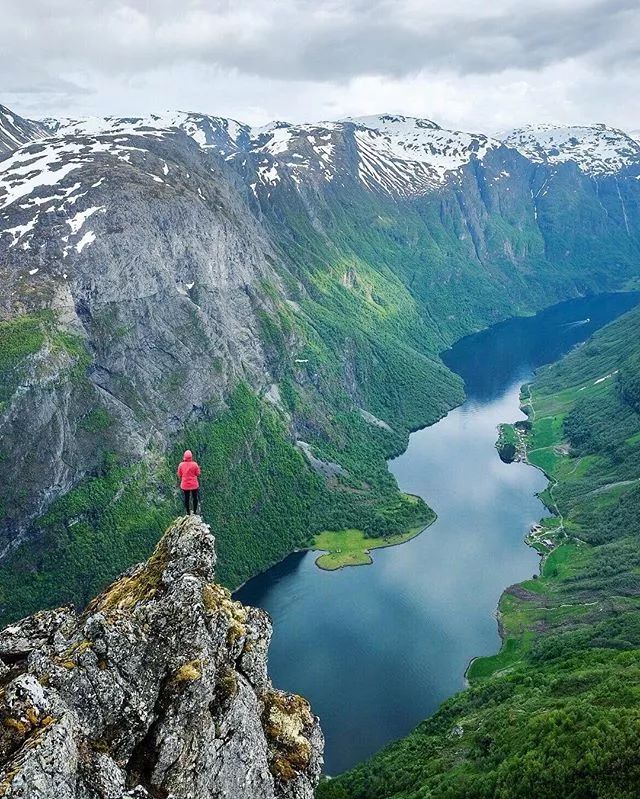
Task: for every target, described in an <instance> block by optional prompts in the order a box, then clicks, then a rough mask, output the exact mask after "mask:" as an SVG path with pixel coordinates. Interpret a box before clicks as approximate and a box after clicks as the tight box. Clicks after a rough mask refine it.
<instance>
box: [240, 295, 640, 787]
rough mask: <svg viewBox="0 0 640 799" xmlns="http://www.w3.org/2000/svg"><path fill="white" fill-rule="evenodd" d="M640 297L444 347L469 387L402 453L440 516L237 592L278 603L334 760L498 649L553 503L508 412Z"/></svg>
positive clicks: (290, 684)
mask: <svg viewBox="0 0 640 799" xmlns="http://www.w3.org/2000/svg"><path fill="white" fill-rule="evenodd" d="M638 302H640V294H613V295H612V294H609V295H600V296H598V297H591V298H586V299H582V300H574V301H570V302H567V303H562V304H560V305H557V306H554V307H553V308H551V309H548V310H546V311H544V312H542V313H540V314H538V315H537V316H535V317H528V318H517V319H511V320H508V321H507V322H503V323H500V324H498V325H495V326H494V327H492V328H490V329H489V330H487V331H484V332H482V333H479V334H477V335H474V336H469V337H467V338H465V339H463V340H462V341H460V342H458V343H457V344H456V345H455V346H454V347H453V349H451V350H448V351H447V352H446V353H444V354H443V358H444V360H445V362H446V363H447V365H448V366H449V367H450V368H451V369H453V370H454V371H456V372H458V374H460V375H461V376H462V377H463V379H464V381H465V388H466V394H467V399H466V401H465V402H464V404H463V405H461V406H460V407H458V408H456V409H455V410H453V411H451V412H450V413H449V414H448V415H447V416H446V417H445V418H444V419H442V420H440V421H439V422H438V423H437V424H435V425H433V426H432V427H428V428H425V429H424V430H420V431H418V432H416V433H413V434H412V435H411V438H410V442H409V446H408V448H407V450H406V452H405V453H404V454H403V455H401V456H400V457H399V458H396V459H395V460H393V461H390V463H389V468H390V469H391V471H392V472H393V474H394V475H395V477H396V479H397V481H398V484H399V486H400V488H401V489H402V490H403V491H409V492H411V493H415V494H419V495H420V496H422V497H423V498H424V499H425V500H426V501H427V502H428V503H429V505H430V506H431V507H432V508H434V510H435V511H436V512H437V513H438V519H437V521H436V522H435V523H434V524H433V525H432V526H431V527H430V528H428V530H426V531H425V532H424V533H423V534H422V535H420V536H418V537H417V538H415V539H413V540H412V541H410V542H408V543H406V544H403V545H402V546H398V547H393V548H390V549H385V550H378V551H375V552H374V553H373V558H374V563H373V565H371V566H363V567H356V568H347V569H341V570H339V571H335V572H326V571H321V570H320V569H318V568H317V567H316V566H315V564H314V560H315V557H316V555H315V554H314V553H310V552H305V553H296V554H294V555H291V556H289V557H288V558H286V559H285V560H284V561H283V562H282V563H280V564H278V565H277V566H275V567H274V568H272V569H270V570H269V571H267V572H265V573H264V574H261V575H259V576H258V577H256V578H255V579H253V580H251V581H250V582H248V583H247V584H246V585H245V586H244V587H243V588H242V589H241V590H240V591H239V592H238V594H237V597H238V598H239V599H241V600H242V601H243V602H245V603H248V604H252V605H257V606H260V607H263V608H266V610H268V611H269V613H270V614H271V616H272V618H273V623H274V634H273V641H272V644H271V652H270V659H269V663H270V670H271V675H272V677H273V680H274V683H275V684H276V685H277V686H279V687H283V688H286V689H287V690H291V691H295V692H297V693H300V694H302V695H303V696H305V697H307V698H308V699H309V700H310V701H311V703H312V706H313V709H314V711H315V712H316V713H318V714H319V716H320V719H321V723H322V727H323V730H324V733H325V736H326V752H325V762H326V771H327V773H329V774H335V773H338V772H340V771H343V770H345V769H347V768H349V767H351V766H353V765H354V764H355V763H357V762H359V761H361V760H363V759H364V758H366V757H368V756H369V755H371V754H372V753H373V752H375V751H376V750H378V749H380V748H381V747H382V746H384V745H385V744H386V743H388V742H389V741H391V740H393V739H395V738H398V737H400V736H402V735H405V734H406V733H408V732H409V731H410V730H411V729H412V728H413V727H414V726H415V725H416V724H417V723H418V722H419V721H421V720H422V719H424V718H425V717H426V716H428V715H430V714H431V713H433V711H434V710H436V708H437V707H438V705H439V704H440V703H441V702H442V701H443V700H444V699H445V698H446V697H448V696H450V695H451V694H453V693H455V692H456V691H458V690H459V689H460V688H462V687H463V683H464V672H465V669H466V666H467V664H468V663H469V661H470V659H471V658H473V657H475V656H478V655H488V654H493V653H495V652H496V651H497V650H498V648H499V646H500V639H499V636H498V630H497V625H496V619H495V616H494V613H495V608H496V605H497V602H498V599H499V597H500V594H501V592H502V590H503V589H504V588H505V587H506V586H507V585H510V584H511V583H514V582H517V581H519V580H522V579H525V578H527V577H530V576H531V575H532V574H533V573H535V572H536V571H537V569H538V556H537V555H536V554H535V553H534V552H533V551H532V550H531V549H529V548H528V547H527V546H525V544H524V542H523V538H524V536H525V534H526V532H527V530H528V528H529V527H530V525H531V524H532V523H534V522H536V521H537V520H538V519H539V518H540V517H541V516H543V515H545V509H544V507H543V505H542V503H541V502H540V500H539V499H538V498H537V496H536V492H539V491H541V490H542V489H543V488H544V487H545V484H546V483H545V479H544V477H543V475H542V474H541V473H540V472H538V471H537V470H535V469H533V468H532V467H530V466H527V465H524V464H517V463H515V464H510V465H506V464H504V463H502V462H501V461H500V459H499V458H498V456H497V453H496V450H495V446H494V445H495V440H496V435H497V434H496V426H497V425H498V424H499V423H500V422H504V421H514V420H516V419H518V418H523V414H522V413H521V412H520V410H519V407H518V394H519V386H520V385H521V383H523V382H524V381H526V380H527V379H529V377H530V376H531V374H532V371H533V369H535V368H536V367H537V366H540V365H541V364H543V363H549V362H551V361H553V360H556V359H557V358H559V357H560V356H561V355H562V354H563V353H565V352H566V351H568V350H569V349H570V348H571V347H572V346H574V345H575V344H577V343H579V342H580V341H584V340H585V339H586V338H587V337H588V336H589V335H590V334H591V333H592V332H593V331H594V330H596V329H597V328H598V327H601V326H602V325H603V324H605V323H606V322H608V321H610V320H611V319H614V318H615V317H616V316H619V315H620V314H621V313H623V312H624V311H626V310H628V309H629V308H631V307H632V306H633V305H635V304H637V303H638Z"/></svg>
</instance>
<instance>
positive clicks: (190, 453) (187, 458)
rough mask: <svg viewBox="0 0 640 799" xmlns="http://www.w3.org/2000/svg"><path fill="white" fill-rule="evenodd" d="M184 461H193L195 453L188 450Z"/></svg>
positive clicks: (183, 458)
mask: <svg viewBox="0 0 640 799" xmlns="http://www.w3.org/2000/svg"><path fill="white" fill-rule="evenodd" d="M182 460H183V461H191V460H193V453H192V452H191V450H190V449H188V450H187V451H186V452H185V453H184V455H183V456H182Z"/></svg>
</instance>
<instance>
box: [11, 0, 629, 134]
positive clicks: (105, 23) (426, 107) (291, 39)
mask: <svg viewBox="0 0 640 799" xmlns="http://www.w3.org/2000/svg"><path fill="white" fill-rule="evenodd" d="M638 41H640V9H639V8H638V6H637V3H636V2H635V0H561V2H558V1H557V0H555V2H552V0H538V2H534V3H529V4H526V5H524V4H522V3H521V2H520V1H519V0H494V2H492V3H486V2H478V1H475V2H474V1H473V0H449V1H448V2H447V3H445V4H443V3H442V2H441V1H440V0H438V2H436V1H435V0H374V2H365V0H348V1H347V2H333V1H332V2H311V0H264V1H263V2H258V0H236V2H233V3H231V2H227V1H226V0H224V1H223V0H217V1H216V2H212V1H210V2H204V0H188V1H187V2H184V3H181V4H176V3H175V2H169V0H127V1H122V0H121V1H120V2H114V3H104V2H98V0H59V2H57V3H56V4H51V3H50V2H48V0H30V2H28V3H25V2H24V0H3V20H2V26H1V27H0V47H1V48H2V53H3V70H2V74H1V75H0V92H1V94H0V101H1V102H4V103H5V104H6V105H9V106H13V107H15V109H16V110H17V111H18V112H19V113H23V114H25V115H31V116H39V115H44V114H54V115H55V114H57V115H81V114H87V113H94V114H110V113H114V114H142V113H146V112H149V111H158V110H163V109H166V108H183V109H186V110H198V111H203V112H209V113H216V114H221V115H225V116H233V117H236V118H239V119H242V120H246V121H248V122H252V123H261V122H265V121H267V120H269V119H272V118H287V119H292V120H305V119H306V120H309V119H318V118H327V117H337V116H343V115H350V114H362V113H375V112H380V111H395V112H405V113H409V114H416V115H420V116H427V117H430V118H432V119H435V120H436V121H438V122H440V123H442V124H448V125H454V126H460V127H464V128H467V129H472V128H475V129H482V130H490V131H491V130H495V129H500V128H504V127H512V126H514V125H517V124H522V123H523V122H526V121H530V120H532V119H535V120H555V121H575V122H591V121H606V122H608V123H609V124H613V125H617V126H620V127H627V128H638V127H639V126H640V101H638V99H636V91H635V86H637V84H638V79H639V78H640V53H639V48H638V44H637V43H638Z"/></svg>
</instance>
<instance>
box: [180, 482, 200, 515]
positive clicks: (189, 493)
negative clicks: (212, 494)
mask: <svg viewBox="0 0 640 799" xmlns="http://www.w3.org/2000/svg"><path fill="white" fill-rule="evenodd" d="M182 497H183V499H184V509H185V510H186V511H187V515H188V514H189V497H191V500H192V502H193V512H194V513H197V512H198V489H197V488H192V489H187V490H185V489H184V488H183V489H182Z"/></svg>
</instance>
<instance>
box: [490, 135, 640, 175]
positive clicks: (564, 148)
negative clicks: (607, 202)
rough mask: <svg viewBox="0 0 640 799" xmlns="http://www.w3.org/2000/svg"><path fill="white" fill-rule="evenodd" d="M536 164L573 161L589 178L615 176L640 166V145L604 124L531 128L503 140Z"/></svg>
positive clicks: (629, 136)
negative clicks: (622, 170) (638, 164)
mask: <svg viewBox="0 0 640 799" xmlns="http://www.w3.org/2000/svg"><path fill="white" fill-rule="evenodd" d="M503 142H504V144H506V145H507V146H508V147H513V148H515V149H516V150H518V151H519V152H520V153H521V154H522V155H524V156H525V157H526V158H528V159H529V160H530V161H534V162H536V163H542V162H549V163H564V162H567V161H573V162H575V163H576V164H577V166H578V167H579V168H580V169H581V170H582V171H583V172H585V173H586V174H588V175H613V174H615V173H617V172H619V171H620V170H621V169H625V168H626V167H628V166H630V165H632V164H637V163H640V143H639V142H638V141H637V140H636V139H634V138H633V136H632V135H628V134H626V133H625V132H624V131H622V130H618V129H617V128H611V127H608V126H607V125H604V124H602V123H597V124H594V125H588V126H586V125H554V124H548V123H545V124H538V125H527V126H525V127H522V128H518V129H516V130H514V131H511V132H510V133H509V134H507V135H506V136H505V137H504V138H503Z"/></svg>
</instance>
